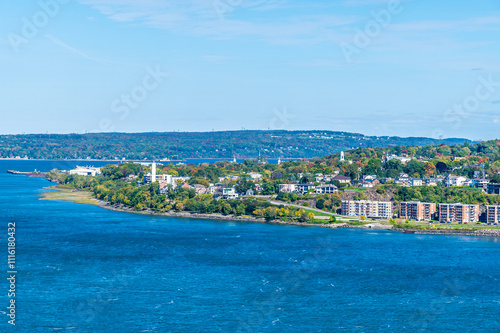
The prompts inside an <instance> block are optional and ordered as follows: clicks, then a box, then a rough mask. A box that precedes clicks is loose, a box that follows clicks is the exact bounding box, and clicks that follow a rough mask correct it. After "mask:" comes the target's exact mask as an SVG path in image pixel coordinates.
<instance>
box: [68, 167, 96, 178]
mask: <svg viewBox="0 0 500 333" xmlns="http://www.w3.org/2000/svg"><path fill="white" fill-rule="evenodd" d="M69 174H70V175H78V176H92V177H95V176H96V175H100V174H101V168H94V167H82V166H77V167H76V168H75V169H73V170H70V172H69Z"/></svg>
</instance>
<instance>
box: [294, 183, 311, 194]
mask: <svg viewBox="0 0 500 333" xmlns="http://www.w3.org/2000/svg"><path fill="white" fill-rule="evenodd" d="M315 188H316V185H314V184H311V183H308V184H296V189H297V190H296V191H297V194H305V193H307V192H308V191H309V190H314V189H315Z"/></svg>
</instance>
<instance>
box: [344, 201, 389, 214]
mask: <svg viewBox="0 0 500 333" xmlns="http://www.w3.org/2000/svg"><path fill="white" fill-rule="evenodd" d="M341 208H342V215H346V216H366V217H383V218H391V217H392V203H391V202H389V201H387V202H385V201H368V200H360V201H342V206H341Z"/></svg>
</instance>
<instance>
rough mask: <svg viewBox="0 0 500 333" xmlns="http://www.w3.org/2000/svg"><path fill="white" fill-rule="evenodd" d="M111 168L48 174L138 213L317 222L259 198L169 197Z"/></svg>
mask: <svg viewBox="0 0 500 333" xmlns="http://www.w3.org/2000/svg"><path fill="white" fill-rule="evenodd" d="M111 169H112V168H111V167H108V168H106V172H105V173H103V175H102V176H96V177H82V176H77V175H67V174H62V173H60V172H56V171H52V172H50V173H48V174H47V178H48V179H49V180H51V181H55V182H58V183H60V184H62V185H65V186H67V187H71V188H75V189H78V190H85V191H90V192H92V193H93V195H94V196H95V197H96V198H97V199H99V200H102V201H106V202H108V203H109V204H111V205H119V206H123V207H129V208H131V209H133V210H136V211H142V210H150V211H153V212H158V213H165V212H169V211H176V212H193V213H203V214H222V215H235V216H241V215H249V216H255V217H262V218H265V219H267V220H273V219H280V220H284V221H299V222H306V221H308V222H315V221H316V220H315V219H314V214H313V213H311V212H308V211H306V210H305V209H300V208H294V207H285V206H276V205H273V204H271V203H269V202H267V201H265V200H259V199H257V198H250V197H249V198H243V199H241V200H234V199H233V200H226V199H219V200H216V199H214V198H213V196H212V195H211V194H199V195H197V194H196V192H195V190H193V189H185V188H177V189H175V190H172V191H169V193H168V194H167V195H165V194H159V185H158V183H156V182H155V183H151V184H148V185H140V184H137V183H136V182H133V181H127V180H126V179H125V177H126V175H125V174H123V177H121V178H116V177H115V176H116V173H115V172H113V173H112V174H108V172H109V171H110V170H111ZM139 172H141V171H139ZM316 222H317V221H316ZM331 222H335V219H332V220H331Z"/></svg>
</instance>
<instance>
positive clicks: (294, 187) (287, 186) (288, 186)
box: [280, 184, 297, 193]
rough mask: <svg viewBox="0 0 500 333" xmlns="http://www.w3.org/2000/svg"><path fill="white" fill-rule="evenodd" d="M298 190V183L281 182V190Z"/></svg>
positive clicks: (287, 191) (290, 191) (291, 191)
mask: <svg viewBox="0 0 500 333" xmlns="http://www.w3.org/2000/svg"><path fill="white" fill-rule="evenodd" d="M296 191H297V184H280V192H283V193H294V192H296Z"/></svg>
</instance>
